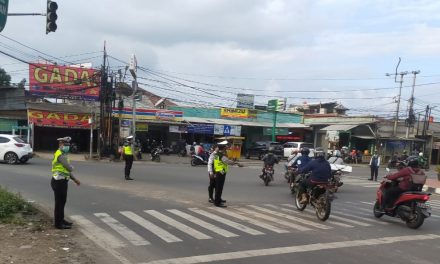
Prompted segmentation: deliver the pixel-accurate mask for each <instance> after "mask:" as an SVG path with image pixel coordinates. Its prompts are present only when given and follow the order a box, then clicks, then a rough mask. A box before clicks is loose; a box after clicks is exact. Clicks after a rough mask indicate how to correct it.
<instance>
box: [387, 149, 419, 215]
mask: <svg viewBox="0 0 440 264" xmlns="http://www.w3.org/2000/svg"><path fill="white" fill-rule="evenodd" d="M412 174H418V175H425V173H424V172H423V170H421V169H420V168H419V162H418V161H417V158H411V159H410V160H409V161H408V167H406V168H403V169H401V170H399V171H398V172H396V173H393V174H389V175H387V176H385V178H386V179H387V180H390V181H398V182H399V184H398V185H397V186H392V187H390V188H388V189H386V190H385V192H384V194H383V197H382V198H383V199H382V201H383V202H382V204H381V208H380V209H381V210H382V211H384V210H386V209H388V208H392V207H393V204H394V202H395V200H396V199H397V198H398V197H399V195H400V194H402V193H404V192H406V191H409V190H415V189H416V188H417V186H413V184H412V181H411V178H412V176H411V175H412Z"/></svg>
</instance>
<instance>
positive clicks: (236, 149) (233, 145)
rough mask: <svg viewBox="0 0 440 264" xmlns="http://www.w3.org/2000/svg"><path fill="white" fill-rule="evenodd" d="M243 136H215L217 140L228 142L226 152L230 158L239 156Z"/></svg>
mask: <svg viewBox="0 0 440 264" xmlns="http://www.w3.org/2000/svg"><path fill="white" fill-rule="evenodd" d="M244 139H245V137H236V136H230V137H221V138H217V140H218V141H222V140H227V141H228V142H229V144H230V148H229V149H228V150H227V152H226V154H227V155H228V158H229V159H231V160H238V159H240V157H241V147H242V145H243V141H244Z"/></svg>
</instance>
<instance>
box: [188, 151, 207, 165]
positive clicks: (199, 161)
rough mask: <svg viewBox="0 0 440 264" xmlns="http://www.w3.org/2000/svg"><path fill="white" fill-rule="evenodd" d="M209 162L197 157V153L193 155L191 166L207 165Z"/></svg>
mask: <svg viewBox="0 0 440 264" xmlns="http://www.w3.org/2000/svg"><path fill="white" fill-rule="evenodd" d="M207 164H208V160H207V159H206V158H205V157H202V156H199V155H196V154H195V153H192V154H191V166H197V165H207Z"/></svg>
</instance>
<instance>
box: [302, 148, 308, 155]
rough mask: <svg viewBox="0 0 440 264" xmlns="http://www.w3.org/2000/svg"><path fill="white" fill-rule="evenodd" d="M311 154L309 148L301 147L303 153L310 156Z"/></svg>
mask: <svg viewBox="0 0 440 264" xmlns="http://www.w3.org/2000/svg"><path fill="white" fill-rule="evenodd" d="M309 154H310V149H309V148H302V149H301V155H305V156H308V155H309Z"/></svg>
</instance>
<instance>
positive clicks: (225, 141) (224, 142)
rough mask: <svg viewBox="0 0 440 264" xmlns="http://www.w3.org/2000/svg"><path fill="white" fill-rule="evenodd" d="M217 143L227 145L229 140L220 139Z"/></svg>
mask: <svg viewBox="0 0 440 264" xmlns="http://www.w3.org/2000/svg"><path fill="white" fill-rule="evenodd" d="M217 145H219V146H226V145H228V141H227V140H223V141H220V142H219V143H217Z"/></svg>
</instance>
